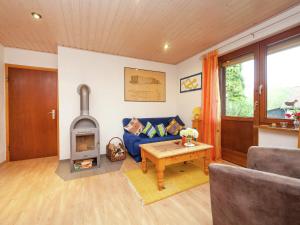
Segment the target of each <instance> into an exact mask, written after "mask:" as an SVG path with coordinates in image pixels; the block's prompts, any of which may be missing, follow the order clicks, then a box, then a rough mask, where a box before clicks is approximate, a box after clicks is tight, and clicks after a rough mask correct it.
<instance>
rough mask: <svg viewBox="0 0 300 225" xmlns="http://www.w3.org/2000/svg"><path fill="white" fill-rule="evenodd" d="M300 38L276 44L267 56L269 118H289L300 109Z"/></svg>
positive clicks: (270, 48) (269, 49)
mask: <svg viewBox="0 0 300 225" xmlns="http://www.w3.org/2000/svg"><path fill="white" fill-rule="evenodd" d="M299 60H300V38H299V37H296V38H293V39H290V40H288V41H285V42H282V43H279V44H276V45H274V46H271V47H269V48H268V54H267V87H266V88H267V117H268V118H279V119H285V118H287V116H286V114H290V113H292V112H293V111H294V110H295V109H296V110H297V109H299V107H300V104H299V103H300V102H299V101H300V67H299V62H300V61H299Z"/></svg>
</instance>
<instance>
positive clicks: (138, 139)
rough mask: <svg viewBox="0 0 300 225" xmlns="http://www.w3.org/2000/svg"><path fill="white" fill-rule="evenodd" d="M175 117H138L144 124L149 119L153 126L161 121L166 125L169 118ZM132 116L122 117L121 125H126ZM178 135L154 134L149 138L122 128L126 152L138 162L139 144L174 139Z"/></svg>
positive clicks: (139, 156) (139, 157) (139, 159)
mask: <svg viewBox="0 0 300 225" xmlns="http://www.w3.org/2000/svg"><path fill="white" fill-rule="evenodd" d="M173 118H175V117H161V118H138V119H139V121H140V122H141V123H142V124H143V125H144V126H145V125H146V123H147V122H148V121H149V122H150V123H151V124H152V125H153V126H155V125H158V124H160V123H163V124H164V125H165V127H166V126H168V124H169V122H170V121H171V119H173ZM131 119H132V118H124V119H123V127H124V126H126V125H127V124H128V123H129V122H130V120H131ZM180 138H181V137H180V136H179V135H169V134H168V135H167V136H164V137H159V136H157V135H156V136H154V137H153V138H149V137H148V136H147V135H144V134H140V135H139V136H136V135H134V134H131V133H129V132H127V131H126V130H124V135H123V140H124V144H125V146H126V148H127V150H128V153H129V154H130V155H131V156H132V157H133V158H134V160H135V161H136V162H140V161H141V160H142V158H141V149H140V146H139V145H140V144H146V143H152V142H159V141H169V140H176V139H180Z"/></svg>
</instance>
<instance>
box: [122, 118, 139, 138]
mask: <svg viewBox="0 0 300 225" xmlns="http://www.w3.org/2000/svg"><path fill="white" fill-rule="evenodd" d="M143 128H144V126H143V124H142V123H141V122H140V121H139V120H138V119H137V118H132V120H131V121H130V122H129V123H128V124H127V125H126V126H125V127H124V129H125V130H127V131H128V132H129V133H131V134H134V135H137V136H138V135H140V133H141V132H142V130H143Z"/></svg>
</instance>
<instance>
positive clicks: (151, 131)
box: [142, 122, 156, 138]
mask: <svg viewBox="0 0 300 225" xmlns="http://www.w3.org/2000/svg"><path fill="white" fill-rule="evenodd" d="M142 133H143V134H145V135H147V136H148V137H149V138H153V137H154V135H155V134H156V130H155V128H154V127H153V126H152V124H151V123H150V122H147V124H146V126H145V128H144V129H143V131H142Z"/></svg>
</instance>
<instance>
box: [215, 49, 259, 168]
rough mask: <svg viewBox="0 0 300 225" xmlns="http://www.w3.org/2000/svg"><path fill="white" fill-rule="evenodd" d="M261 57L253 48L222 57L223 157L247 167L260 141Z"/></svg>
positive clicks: (220, 63) (220, 62) (220, 60)
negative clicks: (258, 62)
mask: <svg viewBox="0 0 300 225" xmlns="http://www.w3.org/2000/svg"><path fill="white" fill-rule="evenodd" d="M257 56H258V47H257V46H256V45H253V46H249V47H247V48H245V49H241V50H239V51H236V52H233V53H230V54H228V55H225V56H222V57H220V58H219V65H220V78H221V79H220V80H221V99H222V119H221V147H222V157H223V159H224V160H227V161H230V162H233V163H235V164H239V165H243V166H244V165H246V155H247V152H248V149H249V147H250V146H252V145H254V144H256V142H257V129H254V125H255V123H256V120H255V114H257V112H258V101H256V98H257V96H256V88H255V87H256V80H257V79H256V77H257V72H256V60H255V59H256V58H257Z"/></svg>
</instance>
